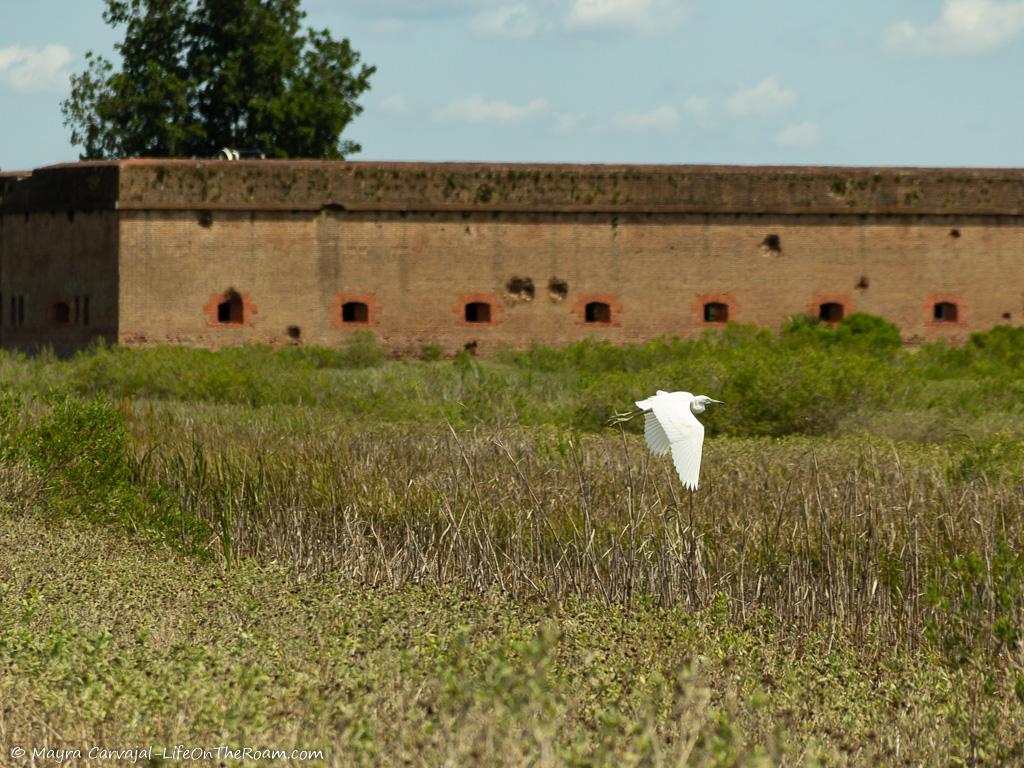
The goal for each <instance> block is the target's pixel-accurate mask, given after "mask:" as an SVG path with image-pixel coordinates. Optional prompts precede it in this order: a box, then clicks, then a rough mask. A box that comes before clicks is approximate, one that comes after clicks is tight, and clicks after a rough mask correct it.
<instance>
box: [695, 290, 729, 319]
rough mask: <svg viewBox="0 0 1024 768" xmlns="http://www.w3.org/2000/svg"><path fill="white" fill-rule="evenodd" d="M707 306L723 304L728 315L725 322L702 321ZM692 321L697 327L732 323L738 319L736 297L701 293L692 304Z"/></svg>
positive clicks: (727, 294) (724, 294)
mask: <svg viewBox="0 0 1024 768" xmlns="http://www.w3.org/2000/svg"><path fill="white" fill-rule="evenodd" d="M709 304H724V305H725V307H726V310H727V313H728V317H727V320H726V321H717V320H715V321H708V320H705V319H704V308H705V307H706V306H708V305H709ZM692 311H693V321H694V323H696V324H697V325H711V326H715V325H724V324H725V322H730V323H734V322H736V320H737V319H738V318H739V314H740V305H739V304H737V303H736V297H735V296H734V295H733V294H731V293H702V294H700V295H698V296H697V299H696V300H695V301H694V302H693V306H692Z"/></svg>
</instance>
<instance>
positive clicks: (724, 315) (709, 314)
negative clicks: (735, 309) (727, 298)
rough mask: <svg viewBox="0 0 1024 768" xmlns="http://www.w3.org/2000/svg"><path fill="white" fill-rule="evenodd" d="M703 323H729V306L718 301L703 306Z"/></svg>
mask: <svg viewBox="0 0 1024 768" xmlns="http://www.w3.org/2000/svg"><path fill="white" fill-rule="evenodd" d="M704 322H705V323H727V322H729V305H728V304H723V303H722V302H720V301H710V302H708V303H707V304H705V305H704Z"/></svg>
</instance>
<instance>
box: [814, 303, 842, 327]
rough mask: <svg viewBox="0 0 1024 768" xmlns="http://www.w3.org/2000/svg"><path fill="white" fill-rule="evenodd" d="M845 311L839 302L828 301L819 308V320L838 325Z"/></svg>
mask: <svg viewBox="0 0 1024 768" xmlns="http://www.w3.org/2000/svg"><path fill="white" fill-rule="evenodd" d="M845 311H846V310H845V309H844V308H843V305H842V304H840V303H839V302H838V301H828V302H825V303H824V304H820V305H819V306H818V319H819V320H821V322H823V323H838V322H839V321H840V320H842V319H843V315H844V314H845Z"/></svg>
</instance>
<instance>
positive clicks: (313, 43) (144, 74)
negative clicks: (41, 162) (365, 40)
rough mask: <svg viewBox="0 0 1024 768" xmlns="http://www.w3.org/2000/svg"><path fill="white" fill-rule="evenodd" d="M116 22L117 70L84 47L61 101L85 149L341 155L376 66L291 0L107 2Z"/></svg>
mask: <svg viewBox="0 0 1024 768" xmlns="http://www.w3.org/2000/svg"><path fill="white" fill-rule="evenodd" d="M106 4H107V7H106V10H105V11H104V13H103V19H104V21H105V22H106V23H107V24H109V25H111V26H113V27H123V28H124V39H123V40H122V41H121V42H120V43H118V44H117V45H116V46H115V49H116V51H117V52H118V53H119V54H120V56H121V60H122V62H121V69H120V70H117V69H115V67H114V65H113V64H112V63H111V62H110V61H108V60H107V59H105V58H103V57H102V56H98V55H96V54H94V53H93V52H91V51H90V52H89V53H87V54H86V61H87V66H86V69H85V71H83V72H81V73H80V74H77V75H75V76H73V77H72V79H71V85H72V87H71V96H70V97H69V98H68V99H67V100H66V101H65V102H64V103H63V105H62V110H63V113H64V124H65V125H66V126H68V127H69V128H71V142H72V143H73V144H76V145H79V146H81V147H83V152H82V155H81V156H82V158H83V159H91V158H105V157H132V156H143V155H145V156H170V157H174V156H192V155H196V156H210V155H213V154H215V153H216V152H217V151H218V150H219V149H220V148H221V147H242V148H250V147H251V148H259V149H261V150H263V151H264V152H265V153H266V154H267V155H268V156H271V157H322V158H328V159H339V158H342V157H344V156H345V155H347V154H350V153H353V152H358V151H359V149H360V147H359V145H358V144H356V143H354V142H351V141H343V140H341V138H340V136H341V133H342V131H343V130H344V129H345V127H346V126H347V125H348V124H349V122H351V120H352V119H353V118H354V117H355V116H356V115H358V114H359V113H360V112H361V111H362V107H361V106H360V105H359V104H358V103H357V99H358V98H359V96H360V95H361V94H362V93H363V92H364V91H365V90H366V89H367V88H369V81H370V76H371V75H372V74H373V73H374V71H375V67H371V66H367V65H365V64H362V65H361V64H360V55H359V53H358V52H356V51H355V50H353V49H352V46H351V45H350V44H349V41H348V40H347V39H342V40H335V39H334V38H332V37H331V34H330V32H329V31H328V30H326V29H324V30H312V29H311V30H304V29H303V27H302V20H303V18H304V17H305V13H304V12H303V11H302V10H301V9H300V7H299V6H300V0H106Z"/></svg>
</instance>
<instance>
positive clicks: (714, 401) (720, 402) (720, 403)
mask: <svg viewBox="0 0 1024 768" xmlns="http://www.w3.org/2000/svg"><path fill="white" fill-rule="evenodd" d="M708 402H709V403H718V404H719V405H725V403H723V402H722V401H721V400H715V399H714V398H711V397H709V398H708Z"/></svg>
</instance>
